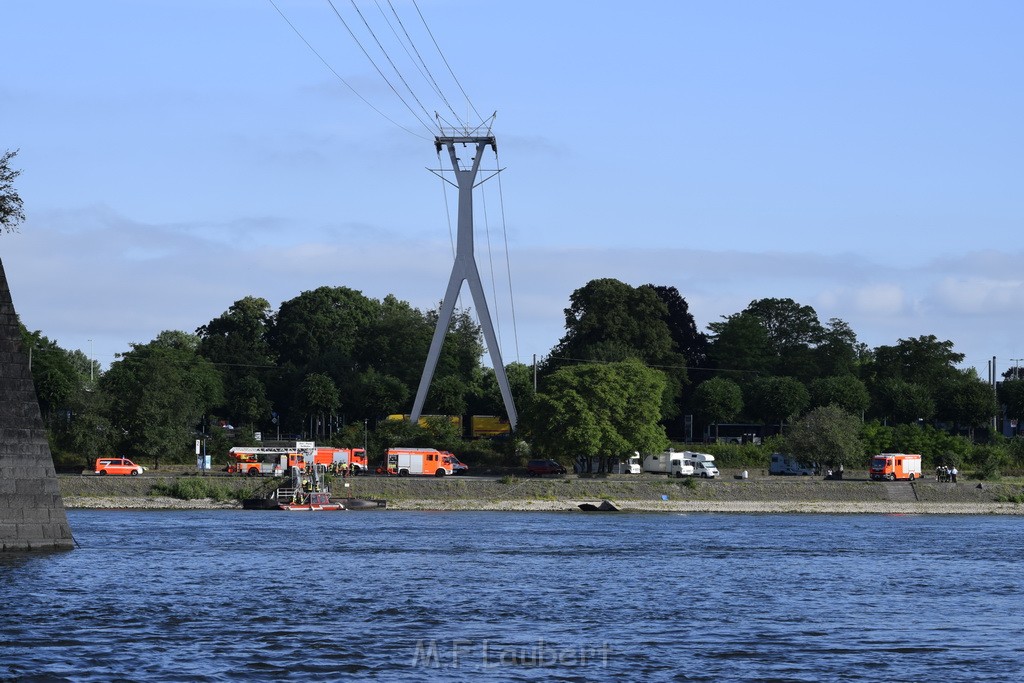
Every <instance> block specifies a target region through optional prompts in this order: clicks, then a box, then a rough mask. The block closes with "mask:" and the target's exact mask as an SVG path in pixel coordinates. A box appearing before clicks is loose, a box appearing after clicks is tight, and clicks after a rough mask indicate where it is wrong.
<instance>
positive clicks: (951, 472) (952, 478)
mask: <svg viewBox="0 0 1024 683" xmlns="http://www.w3.org/2000/svg"><path fill="white" fill-rule="evenodd" d="M949 480H950V481H951V482H952V483H954V484H955V483H956V465H953V466H952V467H951V468H949Z"/></svg>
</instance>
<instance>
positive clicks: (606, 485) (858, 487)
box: [60, 473, 1024, 515]
mask: <svg viewBox="0 0 1024 683" xmlns="http://www.w3.org/2000/svg"><path fill="white" fill-rule="evenodd" d="M181 476H188V475H169V476H150V475H149V474H147V475H144V476H142V477H96V476H81V477H80V476H62V477H60V481H61V492H62V495H63V498H64V504H65V505H66V506H67V507H68V508H124V509H139V508H153V509H218V508H226V509H231V508H238V507H240V505H239V504H238V503H237V502H217V501H213V500H209V499H198V500H180V499H177V498H169V497H166V496H155V495H152V494H151V490H152V488H153V486H154V484H157V483H168V482H172V481H173V480H174V479H176V478H180V477H181ZM214 479H215V481H216V482H217V483H218V485H225V486H231V487H233V488H237V489H238V490H248V491H252V490H253V489H254V488H255V487H259V486H263V487H269V488H272V487H273V485H274V483H275V482H274V481H273V480H270V479H266V480H255V481H253V480H249V479H247V478H241V477H240V478H228V477H216V478H214ZM348 483H349V486H348V487H346V488H344V489H343V488H342V487H341V485H340V484H339V483H336V485H335V487H334V490H335V491H336V492H342V495H344V496H346V497H349V496H351V497H358V498H383V499H385V500H387V501H388V506H387V509H389V510H499V511H578V510H579V505H580V504H583V503H599V502H601V501H604V500H607V501H610V502H611V503H612V504H614V505H615V506H616V507H617V508H618V509H619V510H622V511H639V512H674V513H689V512H729V513H752V514H761V513H819V514H864V513H870V514H1012V515H1019V514H1024V505H1021V504H1017V503H1012V502H1000V501H1005V500H1013V499H1018V500H1019V499H1020V498H1021V496H1022V494H1024V488H1022V487H1021V486H1020V485H1017V484H1007V483H989V482H984V483H979V482H977V481H970V482H968V481H962V482H960V483H958V484H948V483H938V482H934V481H917V482H914V483H913V484H910V483H908V482H872V481H867V480H865V479H847V480H845V481H823V480H821V479H820V478H816V477H768V476H764V475H758V474H756V473H755V474H754V476H752V477H750V478H749V479H743V480H740V479H736V478H733V477H732V476H731V473H725V476H724V477H723V478H722V479H719V480H715V481H706V480H693V481H687V480H677V479H667V478H665V477H658V476H654V475H639V476H636V475H632V476H630V475H614V476H608V477H594V478H583V477H576V476H573V475H569V476H559V477H553V478H538V479H529V478H523V479H520V478H516V477H505V478H502V479H500V480H485V479H471V480H465V479H461V478H458V477H449V478H444V479H434V478H401V479H397V478H387V477H358V478H355V479H350V480H349V482H348Z"/></svg>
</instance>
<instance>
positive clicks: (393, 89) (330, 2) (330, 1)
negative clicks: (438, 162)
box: [327, 0, 434, 133]
mask: <svg viewBox="0 0 1024 683" xmlns="http://www.w3.org/2000/svg"><path fill="white" fill-rule="evenodd" d="M327 4H328V5H330V6H331V9H332V10H334V15H335V16H336V17H338V21H340V22H341V24H342V26H344V27H345V30H346V31H348V34H349V35H350V36H351V37H352V40H354V41H355V43H356V45H357V46H359V49H360V50H362V52H363V54H364V55H365V56H366V59H368V60H369V61H370V64H371V65H372V66H373V68H374V69H376V71H377V73H378V74H379V75H380V77H381V78H382V79H384V82H385V83H387V85H388V87H389V88H391V92H393V93H395V97H397V98H398V99H399V101H400V102H401V103H402V104H404V105H405V108H406V109H408V110H409V113H410V114H412V115H413V117H414V118H415V119H416V120H417V121H419V122H420V125H422V126H423V127H424V128H426V129H427V131H429V132H430V133H433V132H434V130H433V128H431V127H430V125H429V123H424V122H423V120H422V119H420V117H419V114H417V113H416V110H415V109H413V107H412V105H410V104H409V103H408V102H406V101H405V98H404V97H402V95H401V93H399V92H398V89H397V88H396V87H395V86H394V84H392V83H391V81H389V80H388V77H387V76H385V75H384V72H383V71H382V70H381V68H380V67H379V66H377V62H375V61H374V59H373V57H371V56H370V53H369V52H367V50H366V48H365V47H363V44H362V42H360V40H359V38H357V37H356V34H355V32H354V31H353V30H352V27H351V26H349V25H348V22H347V21H345V17H343V16H341V12H339V11H338V8H337V7H335V6H334V0H327ZM352 5H353V7H355V1H354V0H352ZM356 13H357V14H359V18H360V19H363V24H365V25H366V28H367V30H368V31H370V35H371V36H373V39H374V40H375V41H377V36H376V35H375V34H374V33H373V31H372V30H371V29H370V27H369V24H367V23H366V19H365V18H363V14H362V12H360V11H359V8H358V7H356ZM377 46H378V47H380V49H381V52H383V53H384V57H385V58H386V59H387V60H388V62H391V58H390V57H388V54H387V51H386V50H384V47H383V46H382V45H381V44H380V41H377ZM391 66H392V67H393V68H394V69H395V72H396V73H398V69H397V67H395V65H394V62H391ZM398 77H399V78H400V79H401V80H402V83H403V84H405V87H406V88H409V85H408V84H407V83H405V79H403V78H402V76H401V74H399V76H398ZM410 92H412V90H411V89H410ZM413 97H414V98H415V95H413ZM416 103H417V104H419V105H420V108H422V109H423V111H424V113H425V114H426V116H427V121H429V120H430V113H429V112H427V110H426V108H424V107H423V104H422V103H420V101H419V99H416Z"/></svg>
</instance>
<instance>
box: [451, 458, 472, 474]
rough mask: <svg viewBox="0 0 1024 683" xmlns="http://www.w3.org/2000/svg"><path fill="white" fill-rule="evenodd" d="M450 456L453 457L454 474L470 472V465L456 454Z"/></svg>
mask: <svg viewBox="0 0 1024 683" xmlns="http://www.w3.org/2000/svg"><path fill="white" fill-rule="evenodd" d="M449 457H451V459H452V474H465V473H466V472H469V465H467V464H466V463H464V462H462V461H461V460H459V459H458V458H456V457H455V456H454V455H452V456H449Z"/></svg>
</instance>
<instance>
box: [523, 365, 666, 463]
mask: <svg viewBox="0 0 1024 683" xmlns="http://www.w3.org/2000/svg"><path fill="white" fill-rule="evenodd" d="M664 386H665V378H664V376H663V375H662V373H661V372H659V371H657V370H652V369H651V368H648V367H646V366H644V365H643V364H642V363H640V362H639V361H637V360H630V361H623V362H621V363H607V364H597V363H593V364H588V365H578V366H571V367H566V368H562V369H560V370H557V371H555V372H554V373H552V374H551V376H550V377H548V378H547V380H546V382H545V390H544V391H543V392H540V393H538V394H537V396H536V397H535V400H534V402H533V405H532V406H531V409H530V411H529V413H528V414H527V415H525V416H524V417H525V419H524V424H525V425H526V429H527V430H528V431H529V432H531V433H532V434H533V436H534V438H535V443H536V445H537V446H538V448H540V449H541V450H542V451H543V452H546V453H549V454H551V455H554V456H565V455H571V456H574V457H575V456H581V455H585V456H599V457H601V458H602V460H604V463H603V464H604V465H607V460H608V459H610V458H618V457H621V456H624V455H627V454H632V453H633V451H641V452H658V451H661V450H664V449H665V448H666V447H667V446H668V439H667V437H666V436H665V430H664V428H662V427H661V426H660V425H659V424H658V421H659V418H660V409H659V404H660V399H659V397H660V396H661V392H662V391H663V389H664Z"/></svg>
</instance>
